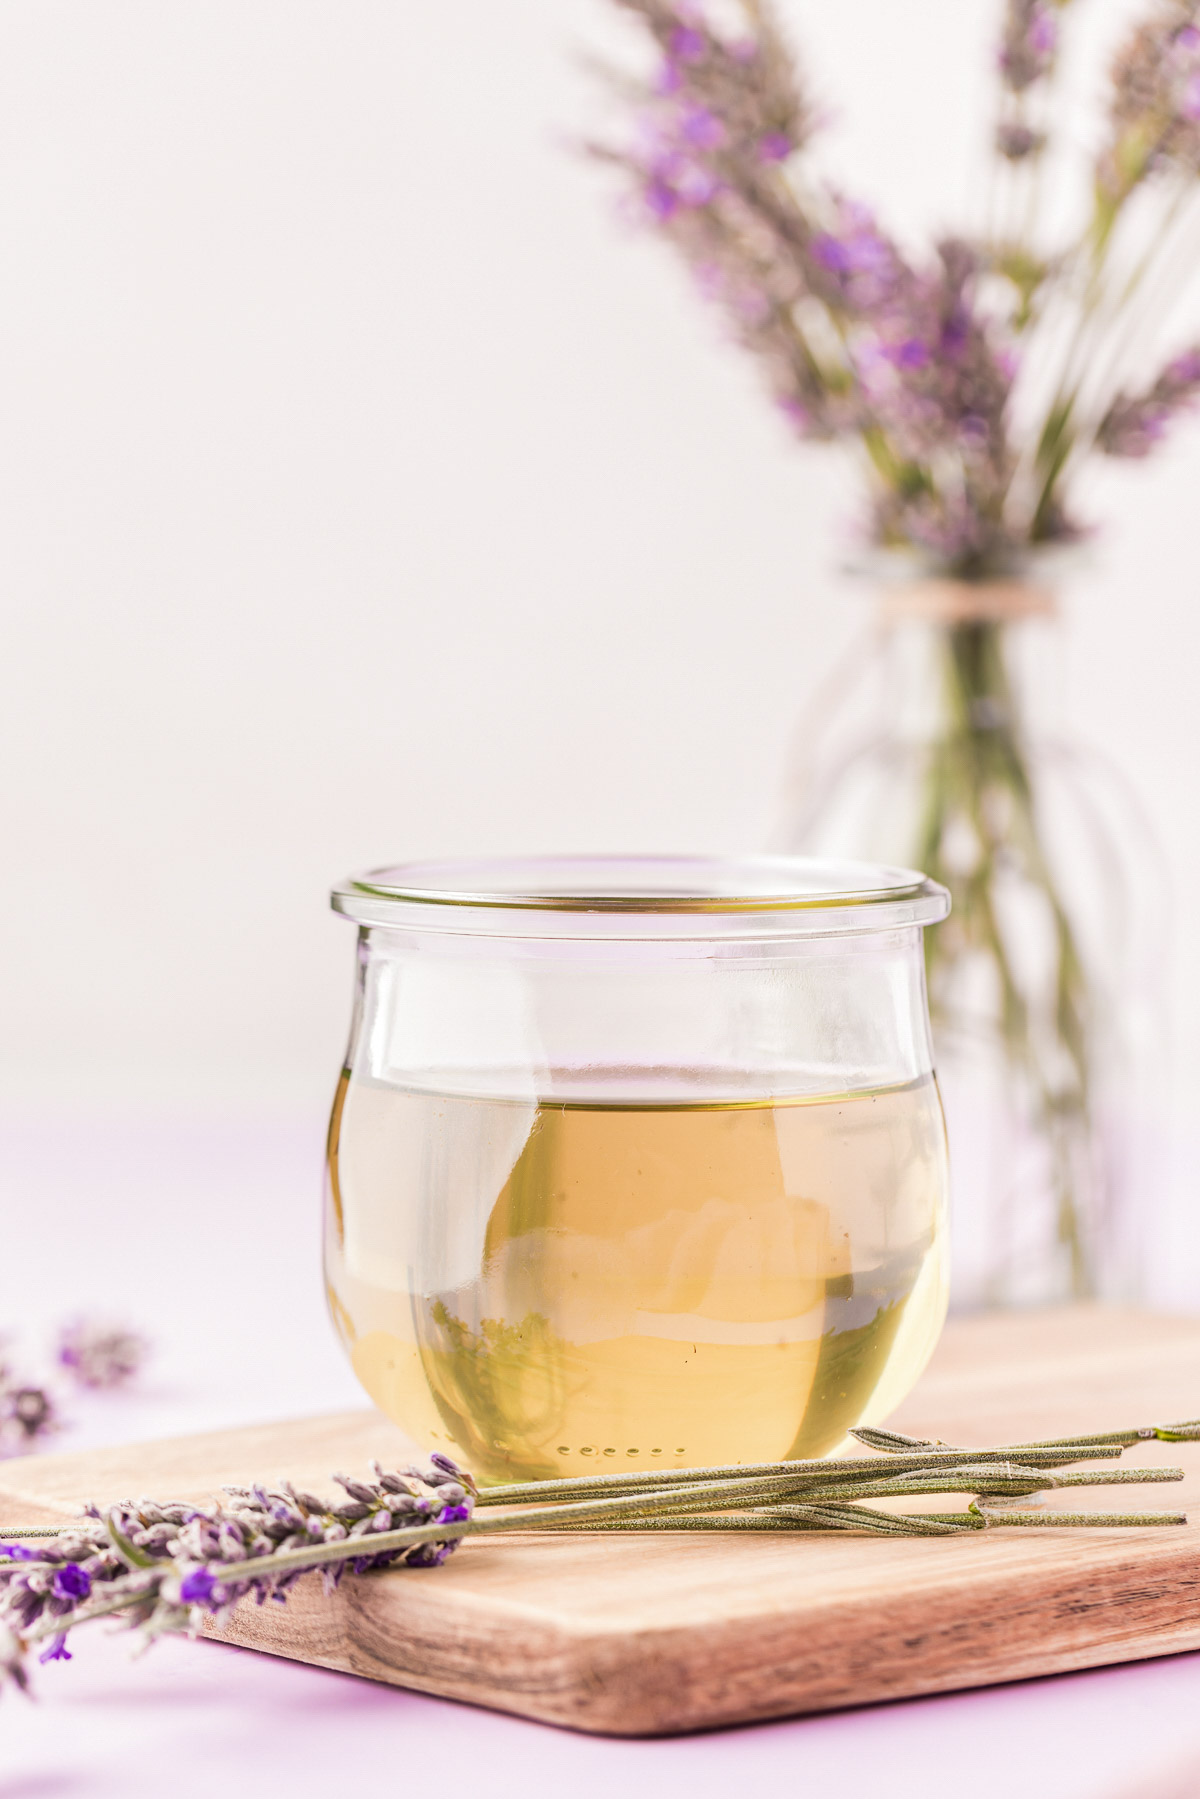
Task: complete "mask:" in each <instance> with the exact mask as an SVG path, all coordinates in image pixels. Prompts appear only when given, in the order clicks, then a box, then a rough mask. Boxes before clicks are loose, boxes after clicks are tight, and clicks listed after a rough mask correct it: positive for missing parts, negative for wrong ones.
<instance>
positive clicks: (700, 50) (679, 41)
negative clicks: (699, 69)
mask: <svg viewBox="0 0 1200 1799" xmlns="http://www.w3.org/2000/svg"><path fill="white" fill-rule="evenodd" d="M667 44H668V48H669V50H670V53H671V56H672V58H673V59H674V60H675V61H676V62H685V63H686V62H699V61H700V60H701V58H702V57H703V56H704V55H705V53H706V52H707V50H708V40H707V39H706V38H705V35H704V33H703V32H702V31H697V30H696V28H695V27H694V26H692V25H677V26H676V27H675V29H674V30H673V31H672V32H671V35H670V37H669V38H668V40H667Z"/></svg>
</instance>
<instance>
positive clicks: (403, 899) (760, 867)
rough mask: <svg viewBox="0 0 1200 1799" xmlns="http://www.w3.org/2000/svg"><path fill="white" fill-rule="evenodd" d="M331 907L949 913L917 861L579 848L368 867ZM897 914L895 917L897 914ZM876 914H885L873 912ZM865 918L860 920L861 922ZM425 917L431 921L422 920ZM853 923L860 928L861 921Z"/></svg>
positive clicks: (351, 911) (930, 916)
mask: <svg viewBox="0 0 1200 1799" xmlns="http://www.w3.org/2000/svg"><path fill="white" fill-rule="evenodd" d="M331 902H332V905H333V908H334V910H335V911H337V912H341V913H344V914H345V915H346V916H347V917H349V918H352V919H356V920H357V921H358V922H359V923H363V924H384V923H387V922H389V916H388V915H389V913H394V915H395V921H396V922H401V915H402V914H405V913H408V912H409V909H410V908H421V909H422V911H424V909H425V908H430V909H431V912H432V911H434V910H440V911H441V912H443V913H444V912H445V911H446V909H456V908H463V909H468V910H471V911H474V912H479V911H495V912H501V913H506V914H511V913H513V912H526V913H528V912H542V913H545V912H551V913H562V912H573V913H591V914H596V913H609V914H621V915H624V916H625V917H630V916H632V917H634V918H638V917H646V916H649V917H653V916H658V915H664V914H665V915H668V916H670V915H684V916H688V915H694V914H697V913H699V914H703V915H708V916H716V917H720V916H723V915H724V916H739V917H744V916H745V915H746V914H748V913H749V914H754V913H760V914H761V913H767V914H778V913H785V914H786V913H794V914H804V915H805V923H806V925H807V926H808V927H809V928H812V927H815V926H817V925H818V923H819V920H818V918H816V917H814V916H813V915H814V914H818V915H825V914H828V915H829V916H828V920H827V922H826V928H827V929H832V930H839V929H845V928H854V927H851V926H850V925H849V919H848V917H847V916H846V915H847V914H849V913H851V912H853V913H854V914H856V915H858V914H860V913H861V912H862V911H863V909H866V910H867V911H868V912H869V913H874V911H875V909H876V908H878V910H879V913H880V914H881V915H880V916H879V917H878V918H877V919H876V918H875V917H874V916H872V917H871V918H870V922H869V923H868V924H867V926H866V928H872V927H875V928H886V927H887V926H888V925H889V924H892V923H895V922H904V923H911V924H922V925H924V924H934V923H936V922H937V921H938V920H939V919H941V918H944V917H945V916H946V914H947V912H948V911H949V909H950V897H949V894H948V893H947V892H946V889H945V888H944V887H941V886H939V884H938V883H937V882H936V881H931V880H929V879H928V877H927V876H925V875H923V874H921V873H920V872H919V871H918V870H916V869H911V868H896V867H891V866H889V865H887V864H884V863H869V862H851V861H841V860H834V859H831V858H824V857H814V856H772V855H750V856H698V855H670V856H649V855H621V856H618V855H611V856H606V855H579V856H529V857H490V856H485V857H461V858H454V859H446V860H439V861H423V862H408V863H398V864H395V865H393V866H390V867H384V868H375V869H369V870H367V871H366V872H364V873H363V874H359V875H354V876H352V877H350V878H349V879H348V880H346V881H344V882H342V883H341V884H340V885H339V886H338V887H335V888H334V890H333V893H332V895H331ZM897 908H900V909H901V910H902V911H903V914H904V917H903V920H900V919H897V918H896V917H895V916H894V915H895V913H896V910H897ZM883 913H888V914H891V915H892V916H888V917H885V916H882V914H883ZM863 922H866V921H863ZM431 923H432V917H431ZM856 925H857V928H859V929H861V928H863V923H860V922H858V919H857V916H856Z"/></svg>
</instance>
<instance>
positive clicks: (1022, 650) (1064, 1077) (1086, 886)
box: [776, 578, 1166, 1310]
mask: <svg viewBox="0 0 1200 1799" xmlns="http://www.w3.org/2000/svg"><path fill="white" fill-rule="evenodd" d="M1062 693H1063V633H1062V628H1061V619H1060V609H1059V606H1058V604H1057V600H1056V596H1055V593H1054V590H1053V589H1052V588H1051V587H1049V586H1048V585H1043V584H1041V583H1039V582H1036V581H1029V580H1011V581H990V582H980V583H971V582H964V581H955V580H950V579H938V578H927V579H922V580H906V581H903V582H899V583H894V584H892V585H890V586H888V587H886V588H885V589H884V591H883V593H882V595H881V596H880V598H879V601H878V604H877V607H876V610H875V614H874V617H873V619H872V621H871V624H870V627H869V629H868V630H867V631H866V633H865V634H864V636H863V638H862V639H861V640H860V642H859V643H858V644H857V645H856V646H855V647H854V649H853V651H852V653H851V656H850V657H849V659H848V660H847V661H846V663H845V664H844V665H843V666H842V667H841V668H840V669H838V670H837V671H835V674H834V676H833V677H832V678H831V680H830V681H829V682H828V683H827V684H826V687H825V689H824V691H823V692H822V693H821V694H819V695H818V697H817V700H816V703H815V705H814V706H813V708H812V710H811V712H810V715H809V719H808V722H807V724H806V725H805V727H804V728H803V729H802V731H801V733H800V736H799V738H798V740H797V744H796V750H795V755H794V758H793V763H792V767H791V771H790V779H789V783H788V788H787V792H786V796H785V807H784V813H783V816H782V819H781V822H780V826H779V828H778V830H777V833H776V842H777V844H778V846H779V847H780V848H783V849H787V850H792V851H794V850H803V851H806V852H813V853H820V854H828V855H872V856H878V857H881V858H889V859H890V858H895V859H897V860H900V861H903V862H906V863H908V862H911V863H912V864H914V865H915V866H918V867H921V868H924V869H926V870H927V871H928V872H929V873H930V875H931V876H932V877H933V878H934V879H936V880H938V881H940V882H941V883H943V884H944V885H945V886H946V887H947V888H948V889H949V891H950V893H951V895H952V898H953V911H952V913H951V916H950V919H949V920H948V922H947V923H946V925H944V926H943V927H942V929H941V930H940V931H938V932H936V933H931V934H930V936H929V938H928V940H927V943H926V966H927V978H928V987H929V1001H930V1013H931V1018H932V1023H933V1032H934V1042H935V1048H936V1056H937V1067H938V1074H939V1080H940V1082H941V1085H942V1091H943V1096H944V1099H945V1105H946V1114H947V1124H948V1128H949V1133H950V1144H951V1166H952V1193H953V1200H952V1208H951V1218H952V1226H951V1261H952V1270H953V1273H952V1285H951V1304H952V1307H953V1308H954V1309H956V1310H969V1309H974V1308H978V1307H986V1306H1016V1305H1029V1304H1050V1303H1057V1302H1062V1301H1068V1300H1081V1299H1090V1298H1095V1297H1104V1298H1109V1299H1126V1300H1131V1299H1136V1298H1137V1297H1138V1296H1139V1294H1140V1292H1141V1290H1142V1282H1143V1249H1144V1244H1145V1240H1146V1235H1147V1228H1146V1227H1147V1217H1146V1214H1147V1210H1148V1208H1149V1207H1150V1206H1152V1204H1153V1198H1152V1196H1151V1189H1152V1188H1153V1185H1154V1181H1153V1174H1154V1170H1153V1169H1152V1168H1151V1167H1150V1166H1149V1163H1148V1157H1147V1153H1146V1144H1145V1133H1144V1132H1141V1131H1139V1115H1140V1111H1141V1104H1142V1100H1143V1098H1144V1096H1145V1094H1146V1093H1147V1091H1148V1090H1149V1089H1150V1088H1151V1086H1152V1084H1153V1081H1154V1075H1155V1064H1156V1058H1157V1057H1158V1055H1159V1048H1160V1045H1161V1041H1162V1035H1163V1032H1162V1008H1161V993H1162V979H1161V968H1162V960H1161V957H1162V946H1163V944H1164V941H1165V936H1166V929H1165V923H1166V921H1165V911H1164V899H1163V896H1164V893H1165V881H1164V878H1163V870H1162V858H1161V856H1160V854H1159V851H1158V848H1157V845H1156V844H1155V842H1154V840H1153V836H1152V834H1151V832H1150V831H1149V828H1148V826H1147V823H1146V820H1145V817H1144V815H1143V813H1142V811H1141V808H1140V807H1139V805H1138V803H1137V801H1136V798H1135V797H1134V795H1133V793H1132V791H1131V789H1130V787H1129V784H1128V783H1127V781H1126V780H1125V779H1124V778H1123V777H1122V776H1121V774H1120V772H1119V771H1118V769H1117V768H1116V767H1115V766H1114V765H1113V764H1112V763H1111V762H1110V761H1109V760H1108V758H1107V757H1105V756H1104V755H1102V754H1100V753H1099V752H1098V751H1096V750H1094V749H1091V748H1089V747H1087V746H1085V745H1083V744H1081V743H1079V742H1077V741H1076V740H1075V739H1074V738H1073V737H1072V735H1071V733H1070V732H1069V731H1068V730H1067V729H1066V728H1065V726H1064V723H1063V719H1062V705H1061V700H1062Z"/></svg>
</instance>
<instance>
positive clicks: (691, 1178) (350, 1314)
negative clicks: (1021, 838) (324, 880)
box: [325, 857, 948, 1481]
mask: <svg viewBox="0 0 1200 1799" xmlns="http://www.w3.org/2000/svg"><path fill="white" fill-rule="evenodd" d="M333 905H334V907H335V909H336V910H337V911H339V912H341V913H344V914H345V915H346V916H347V917H348V918H351V919H353V920H354V921H355V923H356V924H357V925H358V927H359V951H358V986H357V997H356V1001H355V1007H354V1019H353V1025H352V1029H351V1033H350V1046H349V1052H348V1054H347V1058H346V1066H345V1068H344V1070H343V1073H342V1077H341V1080H340V1083H339V1086H338V1091H337V1096H336V1099H335V1101H334V1107H333V1116H332V1120H331V1123H330V1131H329V1157H328V1181H327V1208H326V1236H325V1243H326V1280H327V1290H328V1295H329V1305H330V1309H331V1312H332V1315H333V1319H334V1322H335V1325H336V1327H337V1330H338V1332H339V1334H340V1336H341V1338H342V1340H343V1342H344V1343H345V1345H346V1348H347V1351H348V1352H349V1355H350V1357H351V1360H352V1362H353V1365H354V1368H355V1371H356V1372H357V1374H358V1377H359V1379H360V1380H361V1381H362V1384H363V1386H364V1387H365V1388H366V1390H367V1392H368V1393H369V1394H370V1396H371V1398H372V1399H373V1400H374V1401H375V1403H376V1404H377V1405H378V1406H379V1407H380V1408H381V1410H383V1411H384V1412H385V1413H387V1415H388V1416H389V1417H390V1418H392V1419H393V1420H394V1421H395V1422H396V1423H397V1424H399V1425H401V1426H402V1427H403V1428H404V1429H405V1430H407V1431H408V1432H409V1433H410V1434H411V1435H412V1436H413V1437H414V1438H416V1439H417V1440H418V1441H419V1442H421V1443H422V1444H424V1445H426V1446H427V1447H429V1448H436V1449H442V1450H446V1451H448V1452H450V1453H451V1454H453V1455H454V1456H455V1457H456V1458H458V1459H461V1460H462V1461H464V1462H465V1463H466V1464H467V1465H468V1466H469V1467H470V1468H471V1469H472V1471H473V1472H474V1473H475V1475H476V1476H477V1477H478V1478H481V1479H483V1480H486V1481H503V1480H531V1479H543V1478H553V1477H554V1476H557V1475H568V1474H581V1473H586V1472H589V1471H592V1472H595V1471H597V1470H600V1469H603V1468H606V1467H607V1468H615V1467H618V1466H620V1467H624V1468H629V1467H638V1468H648V1467H669V1468H677V1467H689V1466H701V1465H711V1464H714V1463H745V1462H757V1461H766V1460H777V1459H779V1458H782V1457H792V1456H809V1455H820V1454H822V1453H824V1452H825V1451H827V1450H831V1449H833V1448H835V1447H837V1446H838V1445H839V1444H841V1443H842V1442H843V1440H844V1438H845V1435H846V1432H847V1431H848V1430H849V1429H850V1428H851V1427H852V1426H854V1425H857V1424H860V1423H863V1422H870V1421H873V1420H878V1419H880V1418H882V1417H884V1416H886V1415H887V1413H888V1412H889V1411H890V1410H891V1409H892V1408H893V1407H894V1406H895V1405H896V1404H897V1403H898V1402H899V1401H900V1399H902V1398H903V1397H904V1395H905V1394H906V1393H907V1392H908V1390H909V1388H910V1387H911V1386H912V1384H913V1382H914V1381H915V1380H916V1378H917V1376H918V1375H919V1373H920V1372H921V1369H922V1368H923V1367H924V1365H925V1362H926V1360H927V1359H928V1357H929V1354H930V1352H931V1350H932V1348H933V1345H934V1343H935V1341H936V1339H937V1336H938V1333H939V1331H940V1329H941V1326H942V1322H943V1318H944V1315H945V1310H946V1292H947V1282H946V1265H945V1212H946V1185H947V1169H946V1146H945V1132H944V1128H943V1123H942V1112H941V1102H940V1099H939V1096H938V1091H937V1086H936V1083H935V1080H934V1074H933V1066H932V1060H931V1052H930V1036H929V1019H928V1012H927V1008H926V1000H925V977H924V962H923V957H922V929H923V927H924V926H926V925H929V924H933V923H935V922H936V921H937V920H939V919H941V918H943V917H944V916H945V914H946V911H947V909H948V898H947V895H946V892H945V890H944V889H943V888H942V887H939V886H938V885H936V883H934V882H932V881H928V880H926V879H925V878H924V877H923V876H921V875H919V874H916V873H913V872H911V871H909V870H905V869H896V868H884V867H873V866H868V865H864V864H861V863H846V862H842V863H836V862H819V861H813V860H806V859H802V858H796V857H759V858H752V859H745V860H737V861H717V860H708V859H701V858H690V857H673V858H658V859H651V858H600V857H594V858H593V857H577V858H565V859H557V860H551V859H546V860H532V861H523V862H516V861H478V862H453V863H451V862H446V863H438V864H434V863H425V864H414V865H410V866H406V867H399V868H388V869H381V870H378V871H375V872H373V873H371V874H368V875H364V876H362V877H360V878H358V879H355V880H351V881H348V882H346V883H345V885H344V886H342V887H339V888H338V889H337V890H336V891H335V893H334V895H333Z"/></svg>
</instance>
